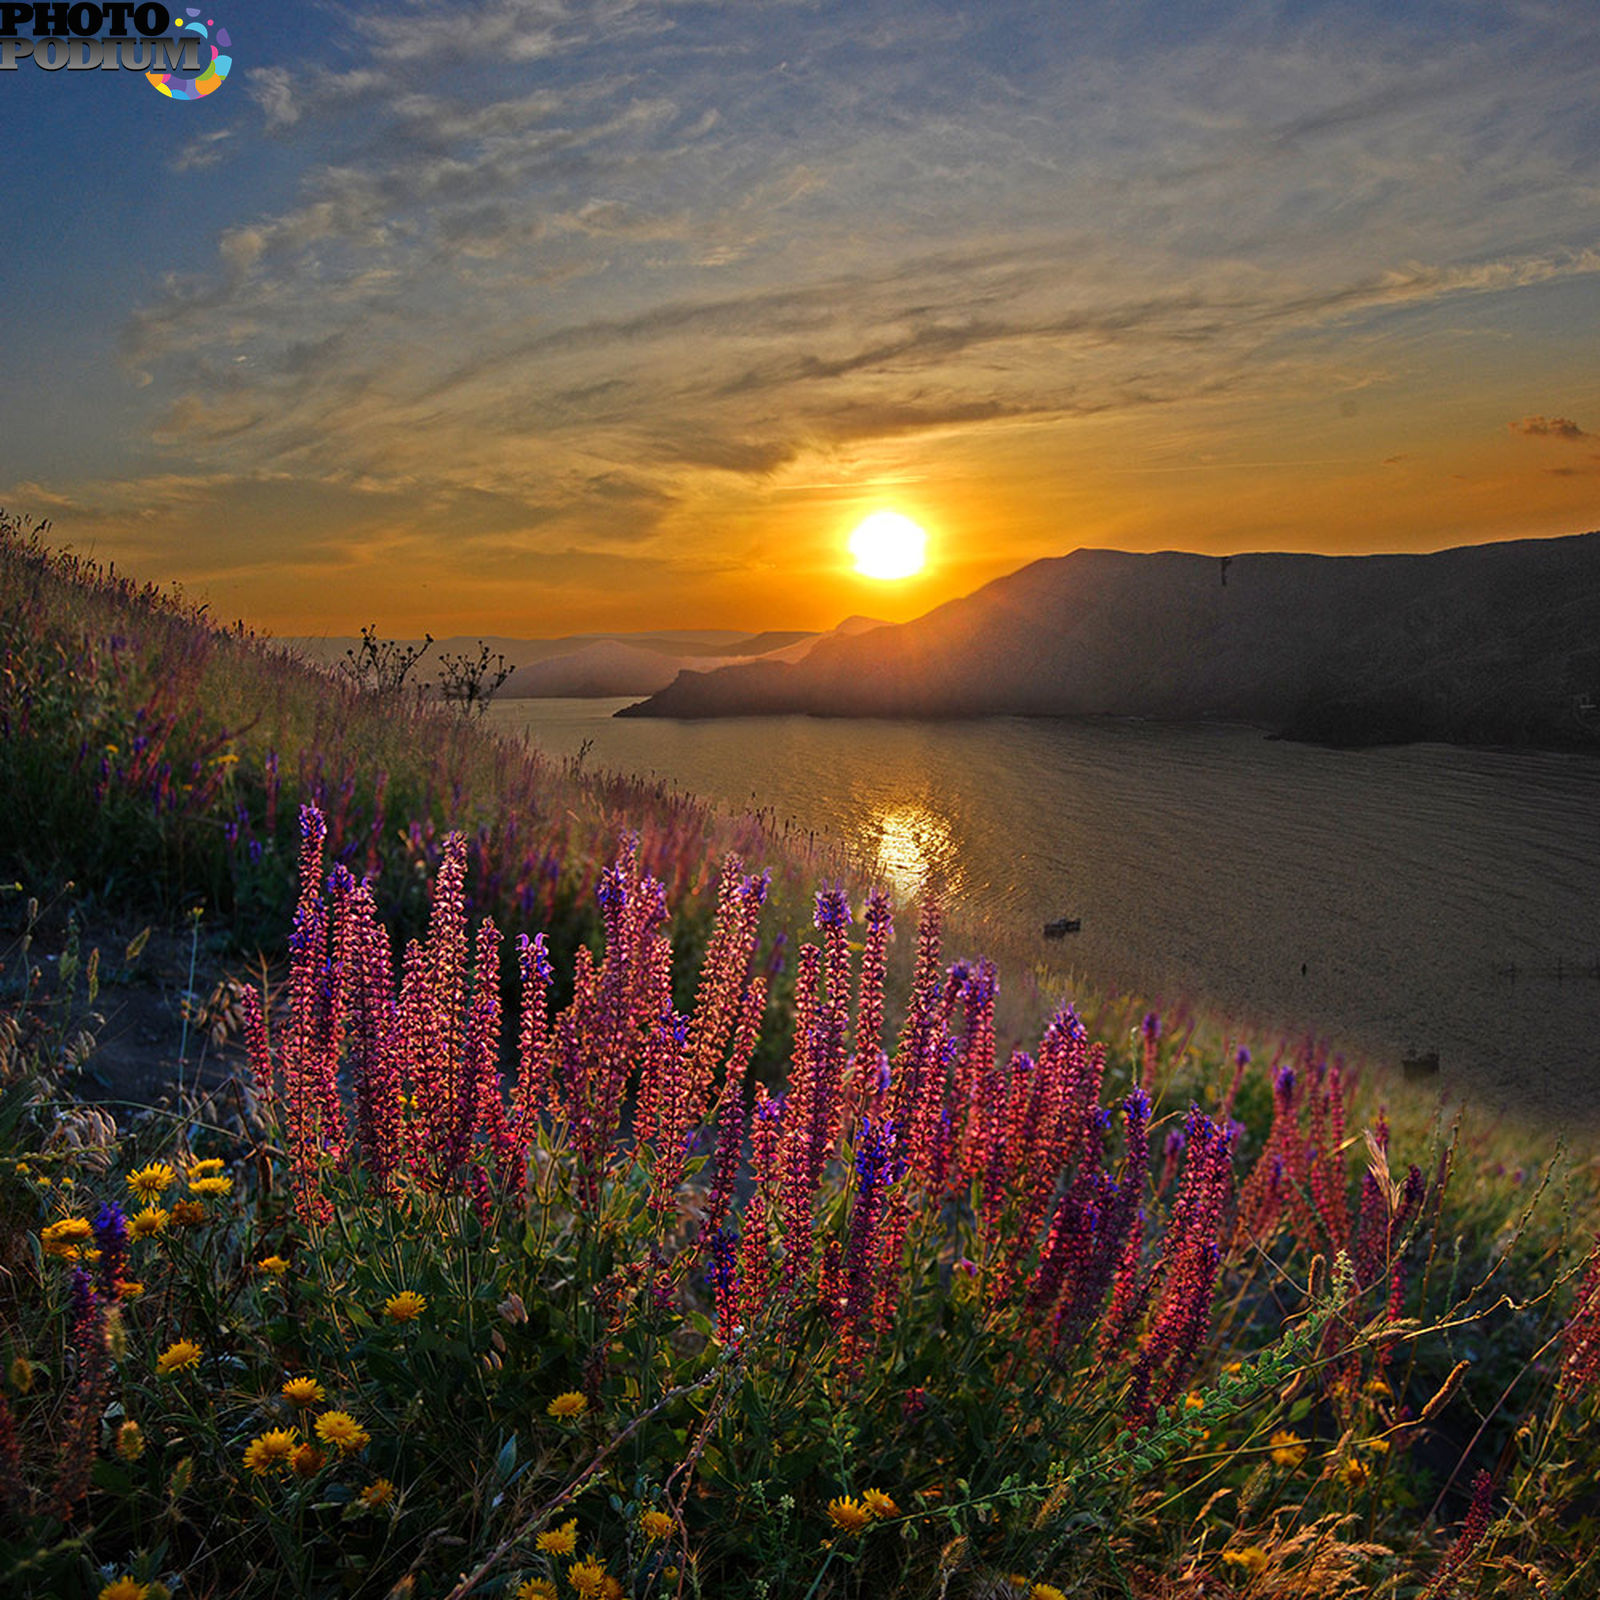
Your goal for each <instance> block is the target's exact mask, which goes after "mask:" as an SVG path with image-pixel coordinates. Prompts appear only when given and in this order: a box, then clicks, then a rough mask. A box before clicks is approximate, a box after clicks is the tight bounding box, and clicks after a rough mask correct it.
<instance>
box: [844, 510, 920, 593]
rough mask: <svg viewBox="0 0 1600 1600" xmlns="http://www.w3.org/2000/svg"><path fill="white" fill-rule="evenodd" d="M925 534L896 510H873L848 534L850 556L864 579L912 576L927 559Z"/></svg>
mask: <svg viewBox="0 0 1600 1600" xmlns="http://www.w3.org/2000/svg"><path fill="white" fill-rule="evenodd" d="M927 550H928V535H927V534H926V533H925V532H924V531H923V530H922V529H921V528H919V527H918V526H917V524H916V523H914V522H913V521H912V520H911V518H910V517H904V516H901V514H900V513H899V512H898V511H874V512H873V513H872V515H871V516H870V517H867V518H866V519H865V520H864V521H862V522H861V523H859V524H858V525H857V527H856V530H855V532H854V533H852V534H851V535H850V554H851V555H852V556H854V557H855V563H856V571H857V572H859V573H860V574H861V575H862V577H864V578H880V579H883V580H885V581H889V582H892V581H894V580H895V579H898V578H910V577H914V576H915V575H916V574H917V573H919V572H921V571H922V567H923V563H924V562H925V561H926V560H927Z"/></svg>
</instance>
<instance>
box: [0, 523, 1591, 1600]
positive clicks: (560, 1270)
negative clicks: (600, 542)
mask: <svg viewBox="0 0 1600 1600" xmlns="http://www.w3.org/2000/svg"><path fill="white" fill-rule="evenodd" d="M0 655H3V657H4V671H3V674H0V730H3V733H4V741H3V745H0V794H3V796H4V798H5V801H6V804H5V805H4V807H3V808H0V870H3V871H4V872H5V873H6V874H7V875H13V874H14V875H15V877H16V879H17V884H16V887H15V889H14V890H13V891H12V893H11V896H10V899H11V903H12V906H13V907H14V908H15V910H16V912H17V923H16V926H17V929H18V933H17V937H16V938H15V940H14V942H13V944H12V946H11V948H10V949H9V951H8V952H7V953H6V960H5V967H4V970H3V971H0V996H3V999H0V1219H3V1232H0V1339H3V1342H4V1349H3V1351H0V1358H3V1373H4V1385H3V1391H0V1591H3V1592H5V1593H7V1594H19V1595H39V1596H45V1595H49V1596H63V1597H75V1596H80V1595H81V1596H98V1597H100V1600H139V1597H141V1596H142V1597H146V1600H160V1597H161V1596H164V1595H178V1596H236V1595H237V1596H256V1595H261V1596H267V1595H278V1596H318V1597H321V1596H329V1597H332V1596H343V1595H370V1596H378V1597H382V1596H395V1597H401V1596H417V1597H419V1600H421V1597H427V1600H436V1597H443V1596H448V1597H451V1600H466V1597H467V1596H469V1595H470V1596H512V1595H514V1596H517V1597H519V1600H529V1597H541V1596H557V1597H563V1600H564V1597H565V1596H568V1595H575V1596H635V1597H640V1600H642V1597H645V1596H674V1597H677V1596H687V1595H704V1596H712V1597H716V1596H722V1595H732V1594H755V1595H769V1596H774V1597H778V1596H795V1597H798V1600H822V1597H826V1596H839V1597H842V1596H862V1597H872V1596H899V1595H905V1596H914V1595H915V1596H921V1595H928V1596H950V1597H983V1600H1003V1597H1015V1600H1022V1597H1028V1600H1057V1597H1058V1596H1065V1595H1072V1596H1094V1597H1100V1596H1105V1597H1112V1596H1122V1597H1134V1600H1178V1597H1195V1600H1199V1597H1202V1596H1208V1597H1209V1596H1220V1595H1227V1596H1241V1597H1243V1596H1249V1597H1255V1600H1268V1597H1290V1596H1296V1597H1299V1596H1304V1597H1307V1600H1310V1597H1313V1596H1317V1597H1322V1596H1330V1597H1337V1596H1341V1595H1355V1594H1372V1595H1378V1596H1387V1597H1393V1600H1444V1597H1446V1596H1451V1595H1453V1596H1458V1597H1466V1596H1488V1595H1502V1594H1503V1595H1510V1596H1517V1595H1527V1596H1553V1595H1562V1594H1565V1595H1571V1596H1582V1595H1586V1594H1593V1593H1595V1592H1596V1590H1597V1588H1600V1558H1596V1557H1595V1556H1593V1555H1592V1554H1591V1550H1592V1548H1593V1547H1594V1545H1595V1544H1596V1526H1595V1516H1596V1509H1597V1503H1596V1495H1595V1486H1596V1484H1597V1483H1600V1446H1597V1444H1596V1442H1595V1437H1594V1429H1593V1427H1592V1422H1593V1406H1594V1403H1595V1401H1594V1396H1595V1389H1596V1380H1597V1379H1600V1265H1597V1263H1600V1256H1597V1254H1596V1251H1595V1233H1596V1224H1597V1219H1600V1206H1597V1204H1596V1193H1595V1177H1596V1169H1595V1166H1594V1164H1593V1163H1592V1162H1590V1161H1588V1160H1587V1158H1586V1157H1585V1156H1584V1155H1583V1153H1582V1152H1577V1153H1572V1152H1566V1151H1564V1150H1562V1149H1561V1148H1560V1147H1559V1145H1558V1144H1556V1143H1555V1141H1554V1140H1553V1139H1552V1138H1550V1137H1549V1136H1548V1135H1545V1134H1542V1133H1540V1132H1539V1131H1537V1130H1532V1129H1528V1128H1519V1127H1514V1126H1512V1125H1510V1124H1506V1123H1501V1124H1491V1123H1488V1122H1485V1121H1483V1120H1481V1119H1478V1118H1475V1117H1474V1116H1473V1115H1472V1114H1471V1113H1470V1111H1463V1110H1452V1111H1449V1112H1448V1113H1447V1112H1446V1111H1445V1110H1444V1109H1443V1108H1441V1107H1439V1106H1438V1105H1436V1104H1433V1103H1431V1102H1430V1101H1428V1100H1427V1099H1426V1098H1425V1097H1422V1096H1419V1095H1417V1094H1415V1093H1413V1092H1412V1091H1410V1090H1408V1089H1407V1088H1406V1087H1405V1086H1403V1085H1397V1084H1394V1083H1389V1082H1378V1081H1376V1080H1372V1079H1370V1078H1368V1077H1366V1076H1363V1075H1361V1074H1359V1073H1356V1072H1354V1071H1353V1070H1351V1069H1350V1068H1349V1067H1348V1066H1347V1065H1346V1064H1345V1063H1343V1062H1341V1061H1340V1060H1339V1058H1338V1057H1337V1056H1336V1055H1334V1054H1331V1053H1330V1052H1329V1050H1328V1049H1327V1048H1326V1047H1325V1046H1323V1045H1321V1044H1318V1043H1316V1042H1312V1041H1308V1042H1307V1043H1306V1044H1305V1045H1304V1046H1303V1047H1302V1048H1300V1049H1298V1050H1294V1051H1285V1050H1282V1049H1280V1048H1277V1047H1270V1048H1267V1049H1262V1048H1260V1047H1259V1045H1258V1044H1257V1043H1256V1042H1254V1041H1247V1040H1240V1039H1237V1038H1232V1037H1228V1036H1227V1035H1226V1034H1225V1033H1224V1032H1222V1031H1220V1030H1217V1029H1213V1028H1208V1027H1204V1026H1190V1025H1187V1024H1177V1023H1176V1022H1175V1019H1173V1018H1170V1017H1169V1018H1162V1017H1159V1016H1157V1015H1155V1014H1153V1013H1152V1014H1149V1015H1145V1014H1142V1013H1141V1012H1140V1011H1139V1010H1138V1009H1135V1010H1133V1011H1131V1012H1130V1011H1128V1010H1127V1009H1126V1008H1111V1007H1102V1006H1099V1005H1097V1004H1096V1003H1095V1002H1094V1001H1093V999H1092V997H1088V996H1078V997H1073V998H1068V997H1061V996H1057V995H1054V994H1051V993H1049V992H1048V990H1047V989H1045V988H1042V987H1040V986H1039V985H1038V984H1036V983H1035V982H1034V981H1033V980H1032V976H1031V975H1030V974H1029V973H1027V972H1026V971H1025V970H1020V959H1019V957H1018V955H1017V953H1016V952H1004V953H1003V956H1004V959H1003V960H1001V961H1000V962H998V963H997V962H995V961H992V960H990V959H986V958H985V955H984V954H983V953H980V952H977V951H973V950H970V949H968V948H966V947H965V945H964V943H963V940H964V938H965V936H964V934H963V933H962V931H961V930H960V929H959V928H957V927H954V926H952V927H948V928H947V927H945V926H944V925H943V924H942V922H941V918H940V914H939V909H938V906H937V904H935V903H933V902H932V901H929V902H927V903H924V904H922V905H921V906H919V907H917V908H914V912H909V913H908V909H907V908H897V907H894V906H892V905H891V904H890V903H889V901H888V899H887V897H886V896H884V895H883V894H882V893H881V892H879V891H877V890H876V889H874V888H873V887H872V886H871V885H870V884H866V883H863V882H860V881H857V880H856V879H854V878H853V877H851V876H850V875H849V874H848V872H846V871H845V870H844V869H843V867H842V866H841V864H839V863H836V862H821V861H819V860H817V859H815V858H811V857H807V856H805V855H802V854H797V853H796V852H794V851H793V850H792V849H789V848H787V847H786V846H785V845H784V843H783V841H781V840H775V839H773V838H771V837H769V836H768V835H766V834H764V833H763V832H762V831H761V829H760V827H759V826H758V825H757V824H756V823H755V822H752V821H750V820H748V819H744V820H741V819H732V818H727V817H723V816H719V815H717V814H715V813H713V812H711V811H709V810H708V809H707V808H705V807H703V806H700V805H699V804H698V803H696V802H694V801H692V800H690V799H687V798H685V797H683V796H680V795H676V794H673V793H670V792H668V791H666V790H664V789H663V788H662V787H660V786H658V785H650V784H644V783H640V782H638V781H636V780H630V779H627V778H624V777H618V776H616V775H612V774H605V773H589V772H586V771H585V770H583V769H582V767H581V764H578V763H572V762H569V763H567V764H566V765H564V766H557V765H555V764H552V763H550V762H547V761H544V760H542V759H541V758H540V757H539V756H538V755H537V754H536V753H532V752H528V751H526V750H522V749H517V748H513V747H510V746H507V745H503V744H500V743H498V742H497V741H495V740H493V739H491V738H490V737H488V736H487V735H486V734H484V733H483V731H482V730H481V728H479V727H478V726H476V725H475V722H474V720H473V719H472V718H471V717H470V716H466V715H462V714H459V713H458V712H456V711H452V710H450V709H449V708H448V707H444V708H441V707H439V706H438V705H435V704H430V703H428V702H427V701H426V700H425V699H424V698H423V697H421V696H420V695H417V694H415V693H411V692H408V691H407V690H406V688H405V687H404V685H394V684H392V683H391V684H389V685H387V686H385V685H383V684H379V683H374V682H368V683H365V684H363V683H361V682H358V681H357V680H356V678H355V677H354V676H352V675H345V677H343V678H340V677H338V676H330V675H328V674H326V673H323V672H319V671H317V670H315V669H313V668H310V667H307V666H305V665H304V664H303V663H300V662H297V661H295V660H293V659H292V658H289V657H286V656H285V655H283V654H282V653H281V652H280V651H278V650H277V649H276V648H275V647H274V646H273V645H272V644H271V643H270V642H269V641H263V640H258V639H254V638H252V637H251V636H250V635H249V633H248V632H247V631H246V630H244V629H241V628H233V629H227V628H223V627H220V626H217V625H215V624H214V623H213V622H212V621H211V620H210V619H209V618H207V616H206V615H205V614H204V609H203V608H202V607H197V606H194V605H192V604H190V603H188V602H186V601H185V600H184V599H183V597H182V596H181V595H174V594H167V593H161V592H158V591H156V590H154V589H152V588H149V587H141V586H138V585H135V584H133V583H131V582H130V581H128V580H126V579H124V578H121V577H119V576H118V575H117V574H115V573H114V572H110V571H107V570H104V569H102V568H100V567H97V566H95V565H93V564H91V563H87V562H84V561H82V560H79V559H76V558H73V557H70V556H64V555H61V554H58V553H55V552H53V551H51V550H50V549H49V548H48V547H47V545H46V543H45V541H44V538H43V536H42V530H39V529H34V528H31V527H30V526H29V525H27V524H26V523H23V522H19V521H17V520H15V519H0ZM819 878H820V879H821V880H822V881H821V882H820V883H819V882H818V879H819ZM30 898H31V899H32V901H33V909H32V911H31V912H30V911H28V910H27V909H26V903H27V902H28V901H29V899H30ZM41 905H44V906H49V905H55V906H57V907H64V908H65V909H64V910H63V911H62V912H61V917H62V918H64V925H65V926H66V928H67V932H68V934H70V932H71V929H72V927H73V926H74V919H75V918H78V917H80V916H82V915H86V914H89V913H90V912H94V913H104V914H110V913H113V912H114V913H117V914H119V915H122V916H125V917H131V918H132V919H134V921H138V920H139V919H141V918H144V917H165V918H167V919H169V920H180V919H182V918H183V917H184V916H186V915H192V914H193V913H194V912H195V911H196V910H199V911H200V912H202V913H203V914H204V916H205V917H207V918H209V919H211V920H212V921H213V922H215V923H217V924H218V925H221V926H223V927H225V928H226V929H227V930H228V937H229V939H230V940H231V942H232V947H233V949H234V950H235V951H236V952H237V954H238V957H239V960H240V964H241V969H243V970H247V971H256V972H258V973H259V974H261V975H263V977H264V981H263V982H260V983H253V984H251V985H250V986H249V988H248V989H247V991H246V1000H245V1005H244V1016H243V1019H242V1028H241V1032H242V1036H243V1045H244V1055H245V1057H246V1058H247V1060H248V1068H247V1069H246V1070H244V1071H242V1072H241V1075H240V1079H239V1081H238V1082H237V1083H235V1084H232V1085H230V1086H228V1087H227V1088H226V1089H225V1090H224V1091H221V1092H218V1091H215V1090H213V1091H210V1092H202V1091H200V1090H199V1089H196V1088H193V1087H191V1088H190V1089H188V1090H187V1091H185V1092H182V1093H176V1092H175V1093H174V1094H172V1095H170V1096H168V1097H167V1098H166V1100H165V1101H164V1102H163V1103H161V1104H157V1105H152V1106H131V1105H107V1104H105V1103H103V1102H96V1101H93V1100H91V1099H90V1098H88V1097H87V1096H86V1095H85V1094H84V1092H83V1087H84V1086H83V1083H82V1081H81V1078H80V1067H81V1063H82V1061H83V1059H84V1057H85V1052H86V1050H87V1049H88V1048H89V1047H88V1045H87V1044H86V1042H85V1041H84V1040H83V1039H82V1038H81V1037H80V1031H81V1027H82V1018H83V1015H84V1012H85V1009H86V1008H87V1009H88V1010H92V1008H93V1006H94V1003H95V999H96V991H97V988H98V984H99V960H100V953H99V952H98V951H96V952H90V953H87V954H86V953H85V952H84V951H82V950H81V949H80V948H79V946H78V944H77V943H76V942H75V941H73V940H71V939H68V938H65V936H64V942H63V944H62V948H61V951H60V952H59V955H60V959H58V960H57V961H55V962H54V963H49V962H45V961H44V960H42V959H41V948H42V947H41V945H40V943H39V937H38V935H37V934H36V932H35V931H34V930H36V929H37V928H39V927H42V926H43V922H42V920H41V913H40V907H41ZM130 925H131V924H130ZM991 954H993V952H991ZM125 955H126V952H117V951H111V952H107V953H106V956H105V959H107V960H108V961H109V960H117V959H123V958H125ZM1008 961H1009V963H1010V965H1009V966H1008V965H1007V962H1008ZM52 969H53V970H52ZM1002 987H1003V989H1004V995H1006V996H1009V997H1010V1001H1009V1004H1010V1009H1009V1010H1008V1009H1005V1008H1004V1006H1003V1003H1002V1002H1003V995H1002ZM1073 999H1075V1000H1076V1003H1075V1004H1074V1003H1073Z"/></svg>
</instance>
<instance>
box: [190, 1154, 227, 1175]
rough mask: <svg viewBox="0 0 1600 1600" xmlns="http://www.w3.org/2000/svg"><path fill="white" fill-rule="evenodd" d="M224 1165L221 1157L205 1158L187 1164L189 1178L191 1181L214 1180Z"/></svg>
mask: <svg viewBox="0 0 1600 1600" xmlns="http://www.w3.org/2000/svg"><path fill="white" fill-rule="evenodd" d="M225 1165H226V1163H225V1162H224V1161H223V1159H222V1157H221V1156H206V1157H205V1158H204V1159H203V1160H200V1161H191V1162H190V1163H189V1177H190V1178H191V1179H194V1178H214V1177H216V1175H217V1174H218V1173H219V1172H221V1171H222V1169H223V1167H224V1166H225Z"/></svg>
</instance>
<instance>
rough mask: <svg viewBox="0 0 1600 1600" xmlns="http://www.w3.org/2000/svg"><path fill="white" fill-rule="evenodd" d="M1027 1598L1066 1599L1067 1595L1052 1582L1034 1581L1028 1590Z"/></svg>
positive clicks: (1030, 1599) (1039, 1599)
mask: <svg viewBox="0 0 1600 1600" xmlns="http://www.w3.org/2000/svg"><path fill="white" fill-rule="evenodd" d="M1028 1600H1067V1597H1066V1595H1065V1594H1064V1593H1062V1591H1061V1590H1060V1589H1058V1588H1056V1586H1055V1585H1054V1584H1053V1583H1036V1584H1034V1586H1033V1587H1032V1588H1031V1589H1030V1590H1029V1591H1028Z"/></svg>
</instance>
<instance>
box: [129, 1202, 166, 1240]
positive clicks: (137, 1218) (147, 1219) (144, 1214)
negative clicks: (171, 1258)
mask: <svg viewBox="0 0 1600 1600" xmlns="http://www.w3.org/2000/svg"><path fill="white" fill-rule="evenodd" d="M171 1221H172V1213H171V1212H170V1211H163V1210H162V1209H161V1207H160V1206H146V1207H145V1208H144V1210H143V1211H136V1212H134V1214H133V1215H132V1216H131V1217H129V1218H128V1237H129V1238H130V1239H153V1238H154V1237H155V1236H156V1235H157V1234H158V1233H160V1232H162V1231H163V1230H164V1229H165V1228H166V1226H167V1224H168V1223H169V1222H171Z"/></svg>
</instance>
